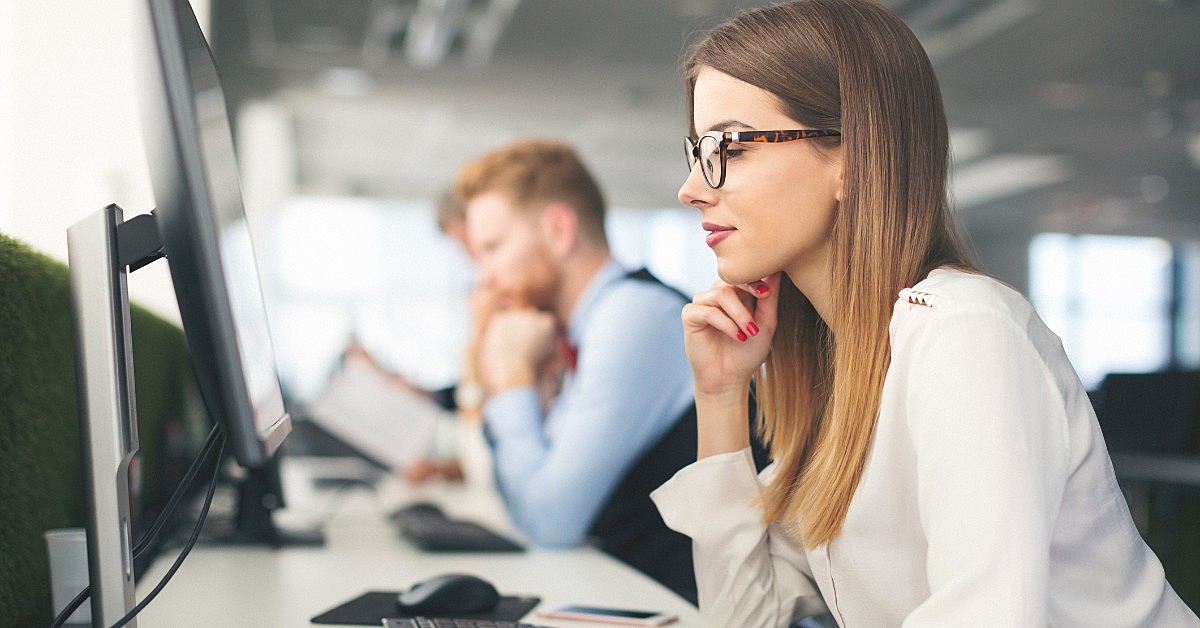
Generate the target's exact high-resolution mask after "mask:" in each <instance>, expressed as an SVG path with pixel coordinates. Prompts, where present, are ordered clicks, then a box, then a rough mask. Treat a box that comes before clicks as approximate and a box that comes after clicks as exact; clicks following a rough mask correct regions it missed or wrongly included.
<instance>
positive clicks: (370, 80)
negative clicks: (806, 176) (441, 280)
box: [211, 0, 1200, 239]
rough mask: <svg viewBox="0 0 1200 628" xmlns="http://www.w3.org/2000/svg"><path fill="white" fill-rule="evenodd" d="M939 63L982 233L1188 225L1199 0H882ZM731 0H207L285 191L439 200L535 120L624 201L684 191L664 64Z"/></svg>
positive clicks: (234, 88)
mask: <svg viewBox="0 0 1200 628" xmlns="http://www.w3.org/2000/svg"><path fill="white" fill-rule="evenodd" d="M884 3H885V4H887V5H889V6H891V7H892V8H893V9H895V10H896V11H897V12H898V13H900V14H901V15H902V16H903V17H904V18H905V20H906V21H907V22H908V23H909V24H910V26H912V27H913V29H914V31H916V32H917V34H918V36H919V37H921V39H922V42H923V43H924V44H925V46H926V48H927V50H928V51H929V53H930V56H931V58H933V60H934V63H935V65H936V66H937V68H938V72H939V77H940V79H941V82H942V89H943V92H944V96H945V99H946V103H947V109H948V113H949V116H950V121H951V126H952V128H953V135H954V147H955V155H956V158H955V173H954V178H955V196H956V200H957V203H958V206H959V209H960V211H961V215H962V216H963V218H964V219H965V221H966V223H967V224H968V225H969V226H970V228H971V230H972V232H973V233H974V234H975V235H976V237H980V238H985V239H986V238H989V237H1005V236H1007V235H1010V234H1013V233H1028V232H1031V231H1037V230H1046V229H1051V230H1053V229H1061V230H1070V231H1086V232H1115V233H1147V234H1161V235H1171V236H1179V235H1182V236H1186V237H1193V238H1196V237H1200V1H1198V0H995V1H984V0H885V2H884ZM756 4H765V3H762V2H757V3H756V2H752V1H749V0H746V1H737V0H212V10H213V25H212V29H211V39H212V41H213V45H214V49H215V52H216V56H217V61H218V65H220V66H221V69H222V72H223V80H224V83H225V86H226V91H227V97H228V98H229V100H230V102H231V105H232V107H233V108H237V107H238V106H239V105H240V104H242V103H244V102H247V101H250V100H259V101H267V102H271V103H274V104H275V105H276V107H277V109H276V111H282V112H285V113H286V118H287V120H288V126H289V127H290V129H291V131H292V133H291V137H290V138H289V140H288V141H289V142H290V143H291V145H293V146H294V148H295V150H294V155H295V162H294V163H291V164H281V166H285V167H289V168H292V169H293V172H294V179H295V183H296V185H297V187H298V189H299V190H301V191H306V192H313V193H341V194H357V195H368V196H383V197H397V198H431V197H433V196H435V195H436V194H437V193H438V191H439V190H440V189H441V188H442V187H443V186H445V185H446V184H447V183H448V181H449V180H450V178H451V177H452V176H453V172H454V169H455V167H456V166H457V165H458V164H459V163H460V162H461V161H462V160H463V159H465V158H468V157H470V156H471V155H473V154H476V153H478V152H480V151H481V150H484V149H486V148H488V147H490V146H493V145H495V144H498V143H500V142H503V141H506V140H509V139H512V138H514V137H517V136H521V135H527V134H538V135H553V136H559V137H564V138H566V139H569V140H571V141H573V142H575V143H576V144H577V145H578V146H580V147H581V151H582V153H583V154H584V157H585V159H586V160H587V161H588V162H589V163H590V164H591V165H592V166H593V168H594V169H595V170H596V172H597V173H598V176H599V177H600V178H601V180H602V183H603V184H604V186H605V188H606V191H607V193H608V196H609V200H610V203H611V204H613V205H614V206H621V207H663V206H668V207H669V206H676V205H677V201H676V200H675V191H676V189H677V188H678V185H679V184H680V183H681V181H682V178H683V176H684V174H685V172H684V166H683V161H682V158H681V156H680V155H681V153H682V149H681V148H680V145H681V143H682V140H681V139H680V137H681V136H682V134H683V132H684V129H685V124H684V120H683V118H682V103H681V90H680V88H679V79H678V72H677V67H678V62H679V59H680V55H681V51H682V50H683V49H684V47H685V45H686V43H687V41H689V40H690V39H691V38H693V37H694V36H695V35H696V34H697V33H699V32H701V31H703V30H704V29H705V28H708V27H710V26H712V25H714V24H715V23H717V22H719V21H720V20H721V19H723V18H724V17H726V16H728V15H730V14H732V13H733V12H734V11H735V10H737V9H738V8H739V7H744V6H751V5H756Z"/></svg>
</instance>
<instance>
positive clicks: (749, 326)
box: [746, 321, 758, 336]
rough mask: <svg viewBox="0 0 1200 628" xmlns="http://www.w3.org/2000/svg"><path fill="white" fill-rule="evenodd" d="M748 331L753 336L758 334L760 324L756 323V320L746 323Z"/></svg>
mask: <svg viewBox="0 0 1200 628" xmlns="http://www.w3.org/2000/svg"><path fill="white" fill-rule="evenodd" d="M746 332H747V333H749V334H750V335H751V336H757V335H758V325H755V324H754V321H750V322H749V323H746Z"/></svg>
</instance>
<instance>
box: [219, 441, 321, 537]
mask: <svg viewBox="0 0 1200 628" xmlns="http://www.w3.org/2000/svg"><path fill="white" fill-rule="evenodd" d="M242 473H243V474H244V475H243V477H241V478H239V479H237V480H236V481H235V482H234V484H235V489H236V491H237V499H236V503H235V506H234V507H235V508H236V509H237V510H236V512H235V513H234V515H233V517H232V520H231V521H226V522H224V525H222V522H220V521H214V520H212V519H210V520H209V522H208V523H207V524H206V525H205V527H204V533H203V534H202V535H201V537H200V543H202V544H205V545H265V546H268V547H276V548H278V547H292V546H320V545H324V544H325V535H324V534H323V533H322V532H321V530H320V529H311V530H290V529H284V528H281V527H279V526H278V525H276V523H275V519H274V512H275V510H277V509H279V508H282V507H283V505H284V503H283V486H282V482H281V480H280V475H279V456H275V457H274V458H272V459H271V461H270V462H269V463H267V464H266V465H263V466H262V467H260V468H257V469H243V470H242Z"/></svg>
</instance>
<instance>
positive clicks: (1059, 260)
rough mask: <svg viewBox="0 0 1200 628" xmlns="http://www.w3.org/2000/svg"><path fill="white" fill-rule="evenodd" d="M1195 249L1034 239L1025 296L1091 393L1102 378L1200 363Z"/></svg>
mask: <svg viewBox="0 0 1200 628" xmlns="http://www.w3.org/2000/svg"><path fill="white" fill-rule="evenodd" d="M1198 271H1200V251H1198V250H1197V247H1196V246H1190V247H1187V246H1185V247H1179V248H1175V247H1172V245H1171V243H1170V242H1168V241H1167V240H1164V239H1162V238H1150V237H1133V236H1109V235H1074V234H1064V233H1042V234H1038V235H1037V236H1035V237H1034V238H1033V241H1032V242H1031V243H1030V247H1029V292H1030V298H1031V300H1032V301H1033V304H1034V306H1035V307H1036V308H1037V311H1038V314H1039V315H1040V316H1041V317H1042V319H1043V320H1044V321H1045V322H1046V324H1047V325H1049V327H1050V329H1051V330H1053V331H1054V332H1055V333H1056V334H1058V335H1059V337H1060V338H1062V341H1063V346H1064V347H1065V349H1066V351H1067V355H1068V356H1069V357H1070V358H1071V361H1072V363H1073V364H1074V365H1075V369H1076V370H1077V371H1078V372H1079V376H1080V378H1081V379H1082V380H1083V383H1084V385H1085V386H1086V387H1088V388H1089V389H1091V388H1094V387H1095V386H1097V385H1098V384H1099V383H1100V380H1101V379H1103V377H1104V375H1105V373H1110V372H1130V373H1137V372H1149V371H1157V370H1161V369H1164V368H1167V367H1170V366H1183V367H1195V366H1196V365H1197V364H1198V363H1200V355H1198V354H1200V351H1198V349H1197V345H1198V343H1200V338H1197V335H1198V334H1197V327H1198V326H1200V313H1198V310H1197V308H1198V307H1200V298H1198V297H1200V295H1198V294H1197V291H1198V290H1200V288H1197V282H1198V280H1200V275H1198V274H1197V272H1198Z"/></svg>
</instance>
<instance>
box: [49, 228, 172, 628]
mask: <svg viewBox="0 0 1200 628" xmlns="http://www.w3.org/2000/svg"><path fill="white" fill-rule="evenodd" d="M162 255H163V253H162V243H161V240H160V239H159V235H158V227H157V225H156V224H155V219H154V216H153V215H152V214H142V215H138V216H135V217H134V218H132V219H131V220H129V221H128V222H125V221H124V219H123V216H122V210H121V208H120V207H118V206H116V205H109V206H108V207H105V208H104V209H102V210H100V211H97V212H95V213H93V214H91V215H89V216H87V217H85V218H83V219H81V220H80V221H79V222H77V223H75V224H73V225H71V227H70V228H68V229H67V259H68V266H69V269H68V277H69V281H70V287H71V305H72V324H73V327H74V331H75V380H76V389H77V394H78V403H79V424H80V437H81V439H82V453H83V473H84V487H85V493H86V498H85V501H86V511H87V549H88V575H89V579H90V583H91V598H92V621H93V623H94V624H95V625H104V626H111V625H113V624H115V623H117V622H118V621H119V620H120V619H121V618H122V617H124V616H125V615H126V614H128V613H129V611H130V610H132V609H133V606H134V568H133V552H132V543H131V525H132V522H131V517H130V496H129V486H130V484H129V482H130V475H129V469H130V463H131V462H132V461H133V457H134V456H135V455H136V454H137V451H138V434H137V414H136V404H135V402H134V392H133V391H134V386H133V345H132V339H131V335H130V325H129V292H128V287H127V279H128V273H129V272H132V271H134V270H137V269H138V268H141V267H142V266H145V265H146V264H149V263H150V262H152V261H154V260H156V259H158V258H160V257H162ZM126 269H128V270H126ZM127 625H129V626H135V625H136V622H135V621H130V622H129V623H128V624H127Z"/></svg>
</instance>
